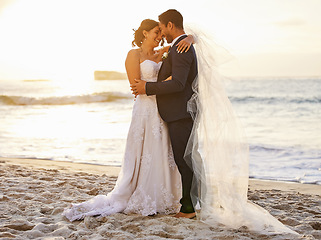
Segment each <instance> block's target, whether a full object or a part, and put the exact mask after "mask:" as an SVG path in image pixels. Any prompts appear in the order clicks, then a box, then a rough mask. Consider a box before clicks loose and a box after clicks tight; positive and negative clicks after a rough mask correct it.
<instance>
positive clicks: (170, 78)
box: [162, 76, 172, 82]
mask: <svg viewBox="0 0 321 240" xmlns="http://www.w3.org/2000/svg"><path fill="white" fill-rule="evenodd" d="M169 80H172V76H169V77H168V78H166V79H165V80H163V81H162V82H167V81H169Z"/></svg>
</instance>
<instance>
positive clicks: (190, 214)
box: [174, 212, 196, 219]
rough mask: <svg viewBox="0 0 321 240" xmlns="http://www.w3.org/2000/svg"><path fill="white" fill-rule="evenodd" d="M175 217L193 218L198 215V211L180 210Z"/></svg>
mask: <svg viewBox="0 0 321 240" xmlns="http://www.w3.org/2000/svg"><path fill="white" fill-rule="evenodd" d="M174 217H176V218H189V219H193V218H195V217H196V213H195V212H193V213H182V212H179V213H177V214H176V215H175V216H174Z"/></svg>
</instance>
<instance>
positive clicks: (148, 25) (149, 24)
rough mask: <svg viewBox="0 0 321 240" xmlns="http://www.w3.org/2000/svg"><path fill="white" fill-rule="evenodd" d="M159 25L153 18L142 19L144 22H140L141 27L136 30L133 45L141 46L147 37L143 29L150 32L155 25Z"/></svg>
mask: <svg viewBox="0 0 321 240" xmlns="http://www.w3.org/2000/svg"><path fill="white" fill-rule="evenodd" d="M157 26H158V22H156V21H154V20H152V19H145V20H143V21H142V23H141V24H140V26H139V28H138V29H137V30H135V29H133V30H134V41H132V45H133V47H135V46H137V47H141V46H142V43H143V40H144V38H145V36H144V34H143V31H144V30H145V31H147V32H149V31H150V30H152V29H153V28H154V27H157Z"/></svg>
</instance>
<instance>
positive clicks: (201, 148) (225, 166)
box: [184, 25, 297, 234]
mask: <svg viewBox="0 0 321 240" xmlns="http://www.w3.org/2000/svg"><path fill="white" fill-rule="evenodd" d="M184 29H185V32H186V33H187V34H191V35H193V36H194V39H195V44H194V47H195V50H196V55H197V60H198V72H199V73H198V77H197V79H195V81H194V83H193V88H194V91H195V94H194V95H193V96H192V98H191V100H190V101H189V103H188V111H189V112H190V113H191V115H192V116H193V118H194V127H193V131H192V134H191V137H190V139H189V142H188V145H187V148H186V152H185V160H186V161H187V163H188V164H189V165H190V166H192V167H193V171H194V180H193V186H194V187H193V189H194V190H193V189H192V194H191V195H192V199H193V201H194V202H196V201H199V203H200V206H201V211H200V214H199V218H200V220H201V221H203V222H205V223H207V224H211V225H213V224H217V223H221V224H224V225H225V226H227V227H231V228H239V227H242V226H246V227H247V228H248V229H250V230H253V231H259V232H265V233H293V234H297V233H296V232H294V231H292V230H291V229H289V228H288V227H286V226H284V225H283V224H282V223H281V222H279V221H278V220H277V219H276V218H274V217H273V216H272V215H270V213H269V212H268V211H266V210H265V209H263V208H261V207H260V206H258V205H256V204H254V203H251V202H250V201H248V199H247V189H248V178H249V173H248V167H249V147H248V144H247V141H246V139H245V135H244V133H243V130H242V127H241V124H240V121H239V119H238V117H237V116H236V114H235V112H234V110H233V107H232V104H231V102H230V101H229V99H228V97H227V94H226V92H225V89H224V85H223V81H222V77H220V75H219V73H218V69H217V67H218V65H219V64H218V62H217V58H216V56H217V55H220V54H219V53H218V51H220V50H221V49H223V48H222V47H219V46H218V45H217V44H215V41H214V40H213V38H212V37H211V36H210V35H208V34H207V33H206V31H204V30H201V28H199V27H197V26H195V25H186V26H184Z"/></svg>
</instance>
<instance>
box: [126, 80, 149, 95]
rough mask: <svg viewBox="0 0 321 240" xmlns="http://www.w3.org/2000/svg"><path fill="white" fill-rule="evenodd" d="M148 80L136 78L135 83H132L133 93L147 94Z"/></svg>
mask: <svg viewBox="0 0 321 240" xmlns="http://www.w3.org/2000/svg"><path fill="white" fill-rule="evenodd" d="M145 86H146V82H145V81H143V80H139V79H135V83H133V84H131V85H130V87H131V89H132V93H133V94H134V95H135V96H137V95H141V94H146V88H145Z"/></svg>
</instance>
